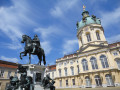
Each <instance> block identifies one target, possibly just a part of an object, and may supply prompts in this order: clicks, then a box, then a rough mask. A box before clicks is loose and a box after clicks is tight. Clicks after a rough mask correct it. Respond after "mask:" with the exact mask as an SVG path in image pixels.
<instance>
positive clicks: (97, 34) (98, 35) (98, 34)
mask: <svg viewBox="0 0 120 90" xmlns="http://www.w3.org/2000/svg"><path fill="white" fill-rule="evenodd" d="M96 36H97V40H101V39H100V33H99V32H96Z"/></svg>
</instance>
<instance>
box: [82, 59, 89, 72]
mask: <svg viewBox="0 0 120 90" xmlns="http://www.w3.org/2000/svg"><path fill="white" fill-rule="evenodd" d="M82 66H83V71H87V70H88V64H87V60H86V59H83V60H82Z"/></svg>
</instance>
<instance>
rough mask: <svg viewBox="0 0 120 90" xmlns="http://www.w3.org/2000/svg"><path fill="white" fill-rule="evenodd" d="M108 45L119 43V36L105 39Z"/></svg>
mask: <svg viewBox="0 0 120 90" xmlns="http://www.w3.org/2000/svg"><path fill="white" fill-rule="evenodd" d="M106 39H107V41H108V43H114V42H120V34H118V35H116V36H112V37H109V38H106Z"/></svg>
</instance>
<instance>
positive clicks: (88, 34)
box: [86, 33, 91, 42]
mask: <svg viewBox="0 0 120 90" xmlns="http://www.w3.org/2000/svg"><path fill="white" fill-rule="evenodd" d="M86 37H87V41H88V42H90V41H91V37H90V33H87V34H86Z"/></svg>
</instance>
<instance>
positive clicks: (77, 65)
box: [77, 65, 80, 74]
mask: <svg viewBox="0 0 120 90" xmlns="http://www.w3.org/2000/svg"><path fill="white" fill-rule="evenodd" d="M77 71H78V74H79V72H80V69H79V65H77Z"/></svg>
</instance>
